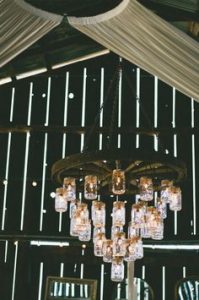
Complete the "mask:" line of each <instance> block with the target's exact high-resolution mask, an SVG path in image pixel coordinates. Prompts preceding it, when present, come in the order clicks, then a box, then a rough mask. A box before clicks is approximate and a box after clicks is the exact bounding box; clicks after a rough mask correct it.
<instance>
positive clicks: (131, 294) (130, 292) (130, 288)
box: [127, 261, 135, 300]
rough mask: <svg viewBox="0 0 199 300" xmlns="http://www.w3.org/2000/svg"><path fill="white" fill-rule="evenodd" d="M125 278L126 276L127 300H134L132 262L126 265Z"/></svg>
mask: <svg viewBox="0 0 199 300" xmlns="http://www.w3.org/2000/svg"><path fill="white" fill-rule="evenodd" d="M127 276H128V300H135V299H133V298H134V283H133V279H134V261H130V262H128V264H127Z"/></svg>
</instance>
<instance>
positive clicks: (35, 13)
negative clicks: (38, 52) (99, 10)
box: [0, 0, 62, 67]
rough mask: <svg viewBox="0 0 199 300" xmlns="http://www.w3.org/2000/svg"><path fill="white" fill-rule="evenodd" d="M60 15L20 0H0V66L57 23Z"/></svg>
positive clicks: (59, 20)
mask: <svg viewBox="0 0 199 300" xmlns="http://www.w3.org/2000/svg"><path fill="white" fill-rule="evenodd" d="M61 21H62V17H61V16H58V15H55V14H51V13H47V12H44V11H42V10H40V9H37V8H35V7H33V6H31V5H29V4H28V3H26V2H24V1H22V0H0V67H2V66H3V65H5V64H6V63H7V62H9V61H10V60H11V59H12V58H14V57H15V56H17V55H18V54H19V53H21V52H22V51H24V50H25V49H27V48H28V47H29V46H30V45H32V44H33V43H34V42H36V41H37V40H38V39H40V38H41V37H42V36H44V35H45V34H46V33H48V32H49V31H50V30H51V29H52V28H54V27H55V26H57V25H59V24H60V23H61Z"/></svg>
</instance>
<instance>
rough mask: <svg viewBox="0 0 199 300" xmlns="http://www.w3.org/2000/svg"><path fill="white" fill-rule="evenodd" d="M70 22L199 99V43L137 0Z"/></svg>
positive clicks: (125, 0)
mask: <svg viewBox="0 0 199 300" xmlns="http://www.w3.org/2000/svg"><path fill="white" fill-rule="evenodd" d="M68 21H69V23H70V25H71V26H73V27H75V28H76V29H78V30H80V31H81V32H83V33H84V34H86V35H88V36H89V37H91V38H92V39H94V40H95V41H97V42H98V43H101V44H102V45H104V46H105V47H106V48H108V49H109V50H111V51H113V52H115V53H117V54H118V55H120V56H121V57H123V58H125V59H127V60H128V61H130V62H132V63H134V64H136V65H137V66H139V67H141V68H142V69H144V70H146V71H148V72H149V73H151V74H153V75H154V76H158V77H159V79H161V80H162V81H164V82H166V83H167V84H169V85H171V86H174V87H176V89H178V90H179V91H181V92H182V93H184V94H185V95H187V96H189V97H191V98H193V99H195V100H196V101H198V102H199V44H198V43H197V42H196V41H195V40H194V39H192V38H191V37H189V36H188V35H187V34H185V33H183V32H181V31H180V30H178V29H177V28H175V27H174V26H172V25H171V24H169V23H168V22H166V21H164V20H163V19H161V18H160V17H159V16H157V15H155V14H154V13H153V12H152V11H150V10H148V9H146V8H145V7H144V6H143V5H141V4H140V3H138V2H137V1H136V0H123V1H122V2H121V3H120V4H119V5H118V6H117V7H115V8H114V9H112V10H111V11H108V12H106V13H104V14H101V15H97V16H94V17H83V18H76V17H68Z"/></svg>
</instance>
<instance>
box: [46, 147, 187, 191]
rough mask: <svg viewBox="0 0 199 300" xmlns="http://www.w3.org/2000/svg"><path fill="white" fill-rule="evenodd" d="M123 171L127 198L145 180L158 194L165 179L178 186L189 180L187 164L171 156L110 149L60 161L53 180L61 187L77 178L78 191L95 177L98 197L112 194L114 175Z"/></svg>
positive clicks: (54, 167) (154, 152) (152, 152)
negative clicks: (117, 171)
mask: <svg viewBox="0 0 199 300" xmlns="http://www.w3.org/2000/svg"><path fill="white" fill-rule="evenodd" d="M117 168H119V169H123V170H124V172H125V176H126V179H127V180H126V181H127V182H128V185H127V189H126V192H125V194H136V193H137V191H138V187H137V182H138V181H139V178H140V177H142V176H148V177H150V178H152V179H153V183H154V189H155V190H158V189H159V186H160V181H161V180H162V179H171V180H173V182H174V183H177V184H179V183H180V182H181V181H183V180H185V179H186V176H187V169H186V165H185V163H184V162H182V161H181V160H179V159H178V158H176V157H173V156H171V155H169V154H162V153H159V152H156V151H150V152H149V151H147V152H145V151H142V150H141V149H135V150H123V149H109V150H97V151H93V152H82V153H77V154H72V155H70V156H67V157H65V158H64V159H61V160H58V161H57V162H55V163H54V164H53V166H52V170H51V175H52V180H53V181H54V182H56V183H59V184H61V185H62V183H63V179H64V178H65V177H68V176H70V177H74V178H76V181H77V184H78V186H79V191H82V189H83V183H82V179H83V177H84V176H86V175H88V174H92V175H96V176H97V178H98V181H99V182H100V186H99V191H98V193H99V194H110V185H111V178H112V172H113V170H114V169H117Z"/></svg>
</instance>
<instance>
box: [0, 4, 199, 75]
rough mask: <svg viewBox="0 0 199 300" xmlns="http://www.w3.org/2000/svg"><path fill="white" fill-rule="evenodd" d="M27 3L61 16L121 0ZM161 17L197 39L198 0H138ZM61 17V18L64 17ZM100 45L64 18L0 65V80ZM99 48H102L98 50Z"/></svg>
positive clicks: (98, 52) (90, 12)
mask: <svg viewBox="0 0 199 300" xmlns="http://www.w3.org/2000/svg"><path fill="white" fill-rule="evenodd" d="M26 2H28V3H29V4H31V5H33V6H35V7H37V8H40V9H43V10H46V11H49V12H53V13H56V14H59V15H62V16H67V15H70V16H71V15H75V16H91V15H96V14H99V13H103V12H105V11H107V10H110V9H112V8H113V7H115V6H116V5H117V4H118V3H120V2H121V0H84V1H82V0H26ZM140 2H141V3H142V4H143V5H145V6H146V7H148V8H149V9H151V10H153V11H154V12H155V13H156V14H158V15H159V16H161V17H162V18H164V19H165V20H167V21H169V22H171V23H173V24H174V25H175V26H177V27H179V28H180V29H181V30H183V31H185V32H186V33H187V34H189V35H191V36H192V37H193V38H195V39H197V40H199V23H198V22H199V0H140ZM64 20H65V19H64ZM103 50H104V47H103V46H101V45H99V44H98V43H96V42H95V41H93V40H91V39H90V38H88V37H87V36H85V35H84V34H82V33H80V32H79V31H77V30H76V29H74V28H72V27H71V26H70V25H69V24H68V23H67V21H63V22H62V23H61V24H60V25H59V26H58V27H56V28H54V29H53V30H52V31H51V32H50V33H48V34H47V35H46V36H44V37H43V38H41V39H40V40H39V41H38V42H36V43H35V44H34V45H32V46H31V47H30V48H28V49H27V50H26V51H24V52H23V53H21V54H20V55H18V56H17V57H16V58H15V59H13V60H12V61H11V62H9V63H8V64H6V65H5V66H4V67H2V68H1V69H0V80H1V79H3V78H8V77H11V78H12V80H15V79H16V75H19V74H22V73H26V72H29V71H31V70H38V69H42V68H45V69H46V70H47V71H48V72H51V70H52V69H53V66H54V67H55V66H57V65H59V64H62V63H66V64H67V63H71V62H74V60H79V59H82V58H83V57H88V56H89V55H92V54H96V55H101V54H104V52H103ZM101 51H102V52H101Z"/></svg>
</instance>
